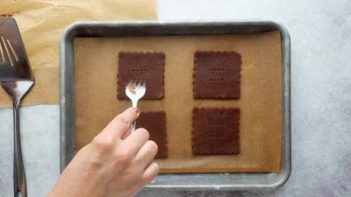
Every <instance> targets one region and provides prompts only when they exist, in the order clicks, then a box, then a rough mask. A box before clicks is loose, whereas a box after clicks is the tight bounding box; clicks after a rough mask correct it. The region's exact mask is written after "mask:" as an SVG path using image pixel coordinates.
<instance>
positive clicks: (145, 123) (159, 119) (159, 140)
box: [136, 111, 168, 159]
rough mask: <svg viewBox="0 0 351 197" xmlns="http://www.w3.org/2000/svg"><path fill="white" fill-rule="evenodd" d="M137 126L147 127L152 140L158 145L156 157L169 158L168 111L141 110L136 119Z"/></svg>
mask: <svg viewBox="0 0 351 197" xmlns="http://www.w3.org/2000/svg"><path fill="white" fill-rule="evenodd" d="M136 126H137V128H145V129H146V130H148V131H149V133H150V140H153V141H155V142H156V144H157V145H158V153H157V155H156V158H162V159H163V158H167V157H168V147H167V132H166V113H165V112H164V111H155V112H141V113H140V116H139V118H138V119H137V121H136Z"/></svg>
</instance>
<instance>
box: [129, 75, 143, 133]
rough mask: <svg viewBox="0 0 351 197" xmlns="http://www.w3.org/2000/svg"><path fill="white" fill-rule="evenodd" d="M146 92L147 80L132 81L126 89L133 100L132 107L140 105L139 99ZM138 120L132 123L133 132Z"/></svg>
mask: <svg viewBox="0 0 351 197" xmlns="http://www.w3.org/2000/svg"><path fill="white" fill-rule="evenodd" d="M145 92H146V82H145V81H134V80H132V81H130V82H129V83H128V84H127V86H126V89H125V93H126V95H127V97H128V98H129V99H130V100H131V101H132V107H137V106H138V101H139V99H141V98H142V97H143V96H144V95H145ZM135 127H136V121H134V122H133V123H132V133H133V132H134V131H135Z"/></svg>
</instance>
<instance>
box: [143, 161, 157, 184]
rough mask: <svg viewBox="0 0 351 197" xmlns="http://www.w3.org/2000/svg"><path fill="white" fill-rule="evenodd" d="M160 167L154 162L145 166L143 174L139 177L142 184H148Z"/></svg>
mask: <svg viewBox="0 0 351 197" xmlns="http://www.w3.org/2000/svg"><path fill="white" fill-rule="evenodd" d="M159 171H160V167H159V166H158V164H157V163H156V162H152V163H151V164H150V165H148V166H147V168H146V169H145V171H144V173H143V174H142V176H141V180H142V184H143V185H146V184H148V183H150V182H151V181H152V180H153V179H154V178H155V177H156V176H157V175H158V173H159Z"/></svg>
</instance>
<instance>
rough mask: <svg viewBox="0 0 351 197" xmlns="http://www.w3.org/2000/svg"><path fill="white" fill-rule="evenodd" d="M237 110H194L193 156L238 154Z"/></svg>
mask: <svg viewBox="0 0 351 197" xmlns="http://www.w3.org/2000/svg"><path fill="white" fill-rule="evenodd" d="M239 121H240V109H238V108H194V109H193V130H192V153H193V155H195V156H197V155H223V154H239V153H240V141H239V139H240V138H239V125H240V124H239Z"/></svg>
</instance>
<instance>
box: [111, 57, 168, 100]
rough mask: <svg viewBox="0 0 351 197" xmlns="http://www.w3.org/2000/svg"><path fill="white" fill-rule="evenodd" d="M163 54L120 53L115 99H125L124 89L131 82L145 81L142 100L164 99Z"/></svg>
mask: <svg viewBox="0 0 351 197" xmlns="http://www.w3.org/2000/svg"><path fill="white" fill-rule="evenodd" d="M164 70H165V54H164V53H162V52H120V53H119V54H118V74H117V98H118V99H120V100H123V99H127V96H126V95H125V87H126V85H127V84H128V82H129V81H131V80H145V81H146V93H145V96H144V97H143V99H162V98H163V97H164Z"/></svg>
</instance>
